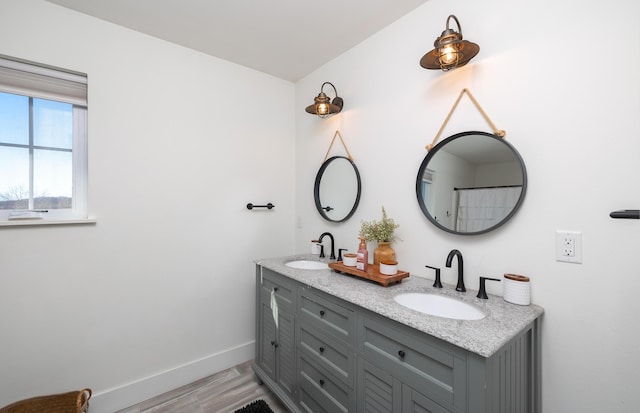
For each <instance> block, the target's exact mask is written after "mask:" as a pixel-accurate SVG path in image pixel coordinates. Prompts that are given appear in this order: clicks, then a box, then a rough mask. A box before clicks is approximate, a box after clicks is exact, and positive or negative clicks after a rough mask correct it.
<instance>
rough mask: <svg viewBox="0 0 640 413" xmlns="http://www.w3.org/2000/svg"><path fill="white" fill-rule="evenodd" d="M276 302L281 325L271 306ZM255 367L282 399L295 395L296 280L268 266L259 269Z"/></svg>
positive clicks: (292, 398) (293, 398) (292, 397)
mask: <svg viewBox="0 0 640 413" xmlns="http://www.w3.org/2000/svg"><path fill="white" fill-rule="evenodd" d="M272 294H273V297H274V299H275V300H276V302H277V319H278V325H277V326H276V322H275V319H274V314H276V312H274V310H273V309H272V306H271V298H272ZM256 298H257V307H256V355H255V368H256V369H259V370H260V371H261V373H262V374H259V376H260V378H261V379H262V380H263V381H264V382H265V383H267V384H268V385H269V387H270V388H272V389H273V390H274V392H275V393H276V394H278V396H279V397H280V398H282V399H283V400H295V397H296V381H297V378H296V342H295V323H296V317H295V311H296V299H297V283H296V282H295V281H293V280H291V279H289V278H287V277H284V276H282V275H280V274H278V273H276V272H273V271H271V270H269V269H266V268H262V269H261V268H260V267H258V269H257V285H256Z"/></svg>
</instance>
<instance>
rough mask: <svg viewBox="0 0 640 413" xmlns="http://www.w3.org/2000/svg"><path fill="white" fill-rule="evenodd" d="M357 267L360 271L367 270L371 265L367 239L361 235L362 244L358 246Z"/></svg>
mask: <svg viewBox="0 0 640 413" xmlns="http://www.w3.org/2000/svg"><path fill="white" fill-rule="evenodd" d="M356 255H357V262H356V268H357V269H359V270H360V271H367V267H368V265H369V251H367V241H366V240H365V239H364V238H363V237H360V246H359V247H358V253H357V254H356Z"/></svg>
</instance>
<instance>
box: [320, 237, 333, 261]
mask: <svg viewBox="0 0 640 413" xmlns="http://www.w3.org/2000/svg"><path fill="white" fill-rule="evenodd" d="M325 235H328V236H329V239H330V240H331V256H329V258H330V259H332V260H335V259H336V250H335V248H334V246H333V245H334V242H333V235H331V233H330V232H323V233H322V235H320V238H318V243H320V244H322V240H323V239H324V237H325ZM323 257H324V253H321V254H320V258H323Z"/></svg>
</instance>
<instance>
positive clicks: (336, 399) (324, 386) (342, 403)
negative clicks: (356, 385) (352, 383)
mask: <svg viewBox="0 0 640 413" xmlns="http://www.w3.org/2000/svg"><path fill="white" fill-rule="evenodd" d="M354 396H355V394H354V392H353V389H352V388H351V387H347V386H345V385H344V384H343V383H342V382H341V381H340V380H336V379H335V378H334V377H333V376H332V375H331V374H329V373H328V372H326V371H325V370H324V369H322V368H321V367H320V366H318V365H316V364H315V363H314V362H313V361H311V360H308V359H307V357H306V355H305V354H304V353H302V354H301V357H300V406H301V407H302V409H303V411H306V412H309V413H325V412H326V413H336V412H355V397H354Z"/></svg>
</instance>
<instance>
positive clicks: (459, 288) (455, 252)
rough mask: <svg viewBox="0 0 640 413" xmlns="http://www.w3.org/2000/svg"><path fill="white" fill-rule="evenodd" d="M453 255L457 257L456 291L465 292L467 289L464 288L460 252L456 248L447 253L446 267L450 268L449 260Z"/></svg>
mask: <svg viewBox="0 0 640 413" xmlns="http://www.w3.org/2000/svg"><path fill="white" fill-rule="evenodd" d="M453 257H458V285H456V291H461V292H465V291H467V289H466V288H464V269H463V261H462V253H460V251H458V250H451V252H450V253H449V255H447V264H446V266H447V268H451V261H452V260H453Z"/></svg>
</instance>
